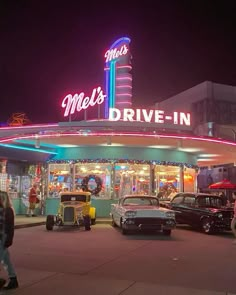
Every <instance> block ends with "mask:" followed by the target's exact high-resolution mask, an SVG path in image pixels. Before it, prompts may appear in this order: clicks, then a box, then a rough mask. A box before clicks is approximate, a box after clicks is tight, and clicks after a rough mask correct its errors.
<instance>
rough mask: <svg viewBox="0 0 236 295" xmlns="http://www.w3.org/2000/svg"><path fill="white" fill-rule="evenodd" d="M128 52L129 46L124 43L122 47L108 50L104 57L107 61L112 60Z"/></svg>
mask: <svg viewBox="0 0 236 295" xmlns="http://www.w3.org/2000/svg"><path fill="white" fill-rule="evenodd" d="M127 52H128V47H127V46H126V45H123V46H121V48H120V49H117V48H114V49H109V50H107V52H106V53H105V56H104V57H105V58H106V62H110V61H112V60H114V59H117V58H119V57H121V56H122V55H126V54H127Z"/></svg>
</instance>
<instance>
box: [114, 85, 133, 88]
mask: <svg viewBox="0 0 236 295" xmlns="http://www.w3.org/2000/svg"><path fill="white" fill-rule="evenodd" d="M116 88H132V86H130V85H119V86H116Z"/></svg>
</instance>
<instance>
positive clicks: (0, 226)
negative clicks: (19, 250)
mask: <svg viewBox="0 0 236 295" xmlns="http://www.w3.org/2000/svg"><path fill="white" fill-rule="evenodd" d="M14 215H15V214H14V209H13V207H12V205H11V202H10V199H9V196H8V193H7V192H4V191H0V261H1V263H2V264H3V266H4V268H5V269H6V271H7V273H8V277H9V282H8V285H7V286H5V287H3V286H4V284H5V280H4V279H0V288H1V287H3V289H5V290H10V289H16V288H18V281H17V276H16V272H15V269H14V266H13V264H12V263H11V260H10V254H9V251H8V248H9V247H10V246H11V245H12V243H13V237H14Z"/></svg>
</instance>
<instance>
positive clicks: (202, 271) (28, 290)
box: [0, 216, 236, 295]
mask: <svg viewBox="0 0 236 295" xmlns="http://www.w3.org/2000/svg"><path fill="white" fill-rule="evenodd" d="M44 218H45V217H43V216H40V217H27V218H26V222H28V224H31V226H30V227H26V226H24V227H20V228H18V229H17V230H16V231H15V238H14V245H13V246H12V247H11V248H10V253H11V257H12V261H13V262H14V264H15V266H16V270H17V273H18V278H19V283H20V288H19V289H16V290H14V291H12V292H9V291H1V292H0V293H1V294H10V293H12V294H22V295H29V294H30V295H31V294H34V295H39V294H45V295H46V294H53V293H55V294H57V295H62V294H63V295H64V294H68V295H69V294H88V295H90V294H91V295H92V294H94V295H118V294H119V295H121V294H122V295H146V294H149V295H154V294H155V295H156V294H161V295H162V294H163V295H169V294H174V295H175V294H176V295H179V294H181V295H186V294H189V295H191V294H193V295H195V294H196V295H223V294H224V295H226V294H227V295H232V294H234V295H235V294H236V284H235V270H236V263H235V261H236V246H235V245H233V244H232V241H233V236H232V234H231V233H225V234H218V235H213V236H208V235H205V234H203V233H201V232H197V231H192V230H190V229H189V228H188V227H178V228H177V229H176V230H174V231H173V232H172V235H171V236H170V237H166V236H163V235H161V234H156V233H147V234H142V233H138V234H131V235H128V236H124V235H122V234H121V232H120V231H119V229H117V228H113V227H112V226H110V224H109V222H110V220H109V219H108V220H103V222H101V223H100V222H99V223H97V224H96V225H94V226H92V229H91V231H85V230H84V229H83V228H82V227H81V228H80V229H78V228H66V227H63V228H55V229H54V230H53V231H46V229H45V225H37V222H44V223H45V219H44ZM43 219H44V220H43ZM20 223H21V226H22V224H24V223H25V217H23V216H22V217H16V226H17V225H20ZM32 224H34V225H35V226H32ZM1 273H2V275H3V277H4V272H3V271H2V272H1Z"/></svg>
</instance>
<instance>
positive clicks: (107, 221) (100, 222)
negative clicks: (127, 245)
mask: <svg viewBox="0 0 236 295" xmlns="http://www.w3.org/2000/svg"><path fill="white" fill-rule="evenodd" d="M45 224H46V221H39V222H32V223H22V224H15V227H14V228H15V229H20V228H26V227H33V226H39V225H45ZM96 224H110V225H111V220H99V219H97V220H96Z"/></svg>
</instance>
